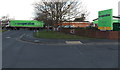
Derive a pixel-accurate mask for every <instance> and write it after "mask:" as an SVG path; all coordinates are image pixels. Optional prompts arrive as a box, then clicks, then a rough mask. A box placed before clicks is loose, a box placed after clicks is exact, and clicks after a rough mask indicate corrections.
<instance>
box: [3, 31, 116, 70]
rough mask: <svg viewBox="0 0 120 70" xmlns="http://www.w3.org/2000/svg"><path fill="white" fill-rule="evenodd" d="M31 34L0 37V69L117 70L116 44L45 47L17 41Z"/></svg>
mask: <svg viewBox="0 0 120 70" xmlns="http://www.w3.org/2000/svg"><path fill="white" fill-rule="evenodd" d="M32 32H33V31H28V30H13V31H7V32H4V33H3V34H2V49H3V50H2V51H3V53H2V56H3V57H2V58H3V68H117V67H118V44H88V45H85V44H84V45H83V44H81V45H62V44H61V45H60V44H59V45H57V44H56V45H55V44H54V45H47V44H33V43H28V42H23V41H20V40H19V38H20V37H21V36H22V35H23V34H26V33H27V34H28V33H29V34H31V33H32Z"/></svg>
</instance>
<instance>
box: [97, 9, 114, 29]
mask: <svg viewBox="0 0 120 70" xmlns="http://www.w3.org/2000/svg"><path fill="white" fill-rule="evenodd" d="M98 17H99V19H98V29H100V30H113V10H112V9H108V10H103V11H99V16H98Z"/></svg>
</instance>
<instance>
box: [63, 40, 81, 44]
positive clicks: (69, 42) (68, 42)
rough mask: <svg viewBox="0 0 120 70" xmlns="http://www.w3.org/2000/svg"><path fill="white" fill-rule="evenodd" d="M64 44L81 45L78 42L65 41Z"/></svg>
mask: <svg viewBox="0 0 120 70" xmlns="http://www.w3.org/2000/svg"><path fill="white" fill-rule="evenodd" d="M65 42H66V44H83V43H82V42H80V41H65Z"/></svg>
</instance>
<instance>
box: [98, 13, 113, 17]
mask: <svg viewBox="0 0 120 70" xmlns="http://www.w3.org/2000/svg"><path fill="white" fill-rule="evenodd" d="M107 16H111V15H110V14H105V15H100V16H99V17H107Z"/></svg>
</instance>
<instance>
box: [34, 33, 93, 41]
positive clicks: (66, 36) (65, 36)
mask: <svg viewBox="0 0 120 70" xmlns="http://www.w3.org/2000/svg"><path fill="white" fill-rule="evenodd" d="M34 36H35V37H37V38H45V39H75V40H77V39H92V38H88V37H81V36H76V35H70V34H64V33H61V32H54V31H41V32H36V33H35V35H34Z"/></svg>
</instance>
